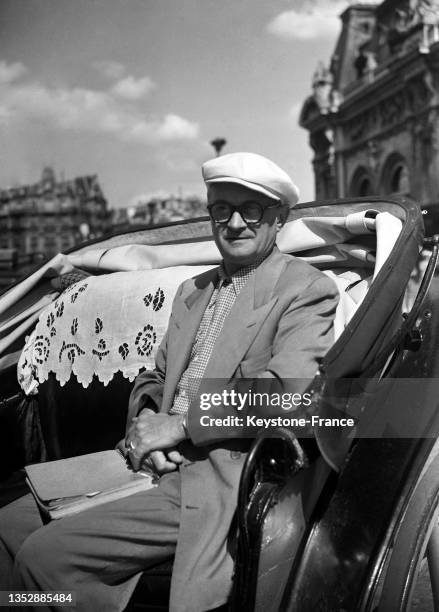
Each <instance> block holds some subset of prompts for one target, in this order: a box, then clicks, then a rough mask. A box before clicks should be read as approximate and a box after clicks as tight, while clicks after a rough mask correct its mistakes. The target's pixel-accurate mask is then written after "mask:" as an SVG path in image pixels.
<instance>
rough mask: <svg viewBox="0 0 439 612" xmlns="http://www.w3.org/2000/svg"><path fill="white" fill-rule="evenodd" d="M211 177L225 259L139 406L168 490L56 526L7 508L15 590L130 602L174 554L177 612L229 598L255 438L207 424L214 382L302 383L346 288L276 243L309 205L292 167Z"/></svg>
mask: <svg viewBox="0 0 439 612" xmlns="http://www.w3.org/2000/svg"><path fill="white" fill-rule="evenodd" d="M203 177H204V180H205V183H206V185H207V199H208V210H209V214H210V217H211V220H212V231H213V235H214V239H215V242H216V244H217V246H218V248H219V250H220V252H221V254H222V257H223V264H222V266H221V267H220V268H219V269H215V270H211V271H209V272H207V273H204V274H202V275H200V276H198V277H195V278H193V279H190V280H188V281H186V282H185V283H183V285H182V286H181V287H180V289H179V290H178V292H177V295H176V298H175V300H174V304H173V308H172V314H171V317H170V321H169V327H168V331H167V333H166V335H165V337H164V339H163V341H162V343H161V346H160V348H159V350H158V353H157V357H156V368H155V370H154V371H152V372H151V371H147V372H144V373H143V374H141V375H139V376H138V378H137V380H136V382H135V385H134V389H133V391H132V394H131V398H130V404H129V415H128V427H127V434H126V439H125V444H126V447H127V450H128V453H129V457H130V459H131V462H132V464H133V466H134V467H135V468H136V469H137V468H139V467H140V466H141V465H142V463H143V462H144V461H146V462H147V463H149V464H150V465H153V466H154V467H155V469H156V471H157V472H159V473H160V474H162V477H161V479H160V482H159V485H158V487H157V488H155V489H152V490H150V491H147V492H144V493H139V494H136V495H133V496H131V497H129V498H125V499H123V500H118V501H116V502H111V503H108V504H106V505H103V506H100V507H98V508H96V509H95V510H91V511H87V512H83V513H82V514H79V515H77V516H73V517H69V518H65V519H62V520H60V521H53V522H52V523H50V524H49V525H47V526H45V527H43V528H38V527H40V524H39V523H38V522H36V519H35V509H34V507H33V506H31V504H30V502H29V499H28V498H26V499H27V501H26V499H25V500H21V502H19V503H18V504H17V505H15V506H13V505H11V506H9V507H8V508H6V509H4V510H3V511H2V512H1V513H0V544H1V542H2V540H3V557H0V559H5V561H4V563H5V566H6V564H8V567H9V569H8V572H9V574H11V575H13V581H12V583H9V584H10V585H11V584H12V586H13V587H15V588H23V589H25V590H70V591H76V593H77V600H78V604H77V609H78V610H87V611H88V610H105V611H106V612H107V611H111V610H122V609H123V608H124V606H125V605H126V603H127V601H128V599H129V597H130V594H131V593H132V590H133V588H134V586H135V584H136V582H137V579H138V576H139V572H141V571H142V570H143V569H146V568H147V567H148V566H151V565H153V564H156V563H158V562H159V561H161V560H164V559H166V558H168V557H170V556H171V555H174V554H175V561H174V569H173V577H172V585H171V599H170V609H171V610H172V611H178V612H197V611H200V612H201V611H204V610H210V609H213V608H216V607H218V606H221V605H222V604H224V603H225V602H226V601H227V598H228V595H229V592H230V587H231V575H232V569H233V562H232V558H231V556H230V554H229V552H228V549H227V540H228V535H229V530H230V525H231V522H232V518H233V514H234V512H235V509H236V500H237V492H238V485H239V478H240V474H241V471H242V467H243V462H244V459H245V453H246V450H247V449H248V447H249V440H244V439H242V435H243V432H242V428H241V429H240V428H237V429H234V428H229V429H228V430H227V433H224V438H227V439H222V438H221V434H219V433H218V428H209V427H203V426H201V423H200V413H199V410H198V408H199V387H200V383H201V380H203V381H204V380H210V379H212V380H216V379H223V380H225V381H227V383H228V384H230V385H232V386H233V384H235V382H239V380H240V379H242V378H257V379H267V380H275V381H282V380H285V379H290V389H289V390H291V385H292V387H293V388H294V386H295V383H294V381H292V380H291V379H302V380H303V379H311V378H312V377H313V376H314V374H315V372H316V370H317V367H318V363H319V360H320V359H321V358H322V357H323V356H324V354H325V352H326V351H327V349H328V348H329V346H330V344H331V342H332V322H333V317H334V312H335V307H336V303H337V297H336V296H337V289H336V287H335V285H333V284H332V281H330V280H329V279H327V278H326V277H325V276H324V275H323V274H321V273H320V272H318V271H317V270H316V269H314V268H312V267H311V266H309V265H307V264H306V263H303V262H301V261H299V260H297V259H295V258H294V257H292V256H288V255H282V254H281V253H280V252H279V251H278V249H277V247H276V246H275V240H276V235H277V232H278V231H279V229H280V228H281V227H282V225H283V223H284V222H285V220H286V217H287V215H288V210H289V207H290V206H293V205H294V204H296V203H297V201H298V191H297V188H296V186H295V185H294V183H293V182H292V181H291V179H290V178H289V176H288V175H287V174H286V173H285V172H284V171H283V170H281V169H280V168H279V167H278V166H276V165H275V164H274V163H273V162H271V161H270V160H268V159H266V158H264V157H261V156H259V155H254V154H250V153H234V154H230V155H225V156H222V157H219V158H216V159H213V160H211V161H209V162H206V163H205V164H204V166H203ZM295 390H296V391H298V392H302V391H304V388H303V384H302V383H300V382H297V384H296V389H295ZM209 413H210V415H211V416H215V415H223V416H224V415H226V414H230V413H231V409H230V408H228V407H226V406H224V405H222V406H215V407H214V406H213V407H212V409H211V410H210V412H209ZM18 507H20V508H21V510H20V513H21V514H20V519H18V518H17V517H18V512H17V508H18ZM25 508H26V509H27V510H26V512H27V514H24V512H25ZM13 524H15V531H12V530H13V529H14V527H13ZM3 525H8V527H7V528H4V527H3ZM20 525H21V527H20ZM23 525H24V527H23ZM35 529H36V530H35ZM32 532H33V533H32ZM10 533H14V534H15V535H13V536H11V535H9V534H10ZM16 534H19V535H16ZM29 534H31V535H29ZM17 551H18V552H17ZM0 554H1V546H0ZM14 556H15V566H13V557H14ZM0 562H1V561H0ZM3 588H7V587H3ZM9 588H11V586H9Z"/></svg>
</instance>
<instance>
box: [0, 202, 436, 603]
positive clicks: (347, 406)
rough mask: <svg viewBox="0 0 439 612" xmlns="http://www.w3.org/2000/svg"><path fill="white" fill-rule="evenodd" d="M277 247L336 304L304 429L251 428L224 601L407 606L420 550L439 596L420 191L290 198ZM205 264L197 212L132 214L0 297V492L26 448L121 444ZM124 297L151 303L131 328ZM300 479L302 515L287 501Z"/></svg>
mask: <svg viewBox="0 0 439 612" xmlns="http://www.w3.org/2000/svg"><path fill="white" fill-rule="evenodd" d="M279 245H280V247H281V248H282V250H284V251H286V252H294V254H295V255H296V256H298V257H302V258H304V259H305V260H307V261H310V262H311V263H313V264H314V265H316V266H317V267H319V268H320V269H322V270H323V271H324V272H325V273H326V274H327V275H328V276H329V277H330V278H332V279H333V280H334V282H335V283H336V284H337V287H338V289H339V292H340V304H339V306H338V308H337V314H336V321H335V337H334V344H333V346H332V347H331V349H330V350H329V352H328V353H327V355H326V356H325V358H324V360H323V361H322V362H321V364H320V367H319V371H318V372H317V373H316V376H315V378H314V380H313V381H312V382H310V385H309V387H308V393H309V395H310V397H311V398H312V401H311V402H310V406H309V407H308V408H307V409H306V413H305V416H306V417H307V418H308V420H309V421H310V426H309V427H308V428H305V429H304V430H303V431H301V432H297V431H295V430H294V428H293V429H292V428H291V427H285V426H282V423H280V426H279V427H277V426H273V427H267V428H264V427H261V429H260V431H259V433H258V435H257V437H256V439H255V440H254V442H253V445H252V447H251V450H250V452H249V454H248V456H247V460H246V463H245V466H244V470H243V473H242V477H241V484H240V493H239V500H238V509H237V532H236V534H234V547H235V553H234V554H235V572H234V586H233V592H232V594H231V598H230V606H229V607H230V609H232V610H248V611H251V610H267V609H270V610H300V611H301V612H302V611H303V612H307V611H308V610H310V611H311V610H325V611H330V612H332V611H334V612H338V611H341V610H346V611H349V612H350V611H352V610H369V611H374V610H378V611H380V612H387V611H388V610H404V611H405V610H410V609H414V608H413V607H412V604H413V601H414V597H416V592H417V589H418V588H419V585H420V584H421V583H422V581H424V582H425V580H426V578H425V570H424V566H425V561H424V558H425V556H427V557H428V563H429V566H430V571H431V580H430V579H428V577H427V582H428V583H429V584H428V589H430V587H431V590H432V595H431V597H432V599H433V600H434V602H435V605H436V606H439V534H438V529H437V515H438V511H439V453H438V450H439V447H438V444H437V434H438V430H439V411H438V409H437V404H438V401H439V393H438V390H439V389H438V380H439V364H438V358H437V356H436V355H437V350H436V347H437V345H438V342H439V339H438V333H439V313H438V306H437V305H438V291H439V284H438V279H437V277H436V275H435V272H436V267H437V260H438V256H439V237H438V236H435V235H434V236H431V237H427V238H425V237H424V224H423V218H422V213H421V209H420V207H419V206H418V204H417V203H415V202H413V201H411V200H409V199H405V198H400V197H396V196H395V197H390V196H389V197H368V198H355V199H337V200H331V201H323V202H311V203H306V204H301V205H299V206H297V207H295V208H293V209H292V210H291V211H290V215H289V219H288V223H287V224H286V226H285V227H284V229H283V230H282V234H281V235H280V237H279ZM217 261H218V254H217V253H216V252H215V249H214V247H213V244H212V241H211V232H210V223H209V221H208V219H207V218H200V219H194V220H187V221H181V222H174V223H169V224H165V225H162V226H155V227H146V228H145V227H139V228H134V229H132V230H131V229H130V230H129V231H127V232H125V233H120V234H118V235H113V236H111V237H107V238H105V239H101V240H99V241H95V242H90V243H86V244H82V245H79V246H78V247H76V248H75V249H72V250H71V251H70V252H68V253H66V254H64V255H59V256H57V258H54V260H52V261H51V262H48V263H46V264H44V265H43V266H42V267H40V268H39V269H38V270H36V271H35V272H34V273H33V275H30V276H28V277H27V278H26V279H23V280H22V281H20V282H19V283H17V284H16V285H15V286H13V287H12V288H10V289H8V290H7V291H6V292H5V293H4V294H2V295H1V296H0V349H2V353H0V389H1V391H0V393H1V396H0V422H1V424H2V427H1V434H0V436H1V437H2V440H1V445H0V448H1V449H2V450H1V451H0V452H1V453H2V456H1V457H0V459H1V461H0V464H1V477H2V480H3V487H2V490H3V493H2V495H3V503H4V502H5V501H8V500H10V499H12V498H13V497H16V496H18V495H19V494H22V493H23V492H24V490H25V489H24V485H23V484H22V482H21V480H20V477H19V476H17V475H16V473H17V470H20V469H21V468H22V467H23V465H25V464H26V463H31V462H35V461H43V460H47V459H59V458H65V457H69V456H74V455H79V454H84V453H87V452H93V451H97V450H102V449H106V448H112V447H113V446H114V445H115V444H116V443H117V442H118V440H119V439H120V438H121V437H122V436H123V433H124V424H125V419H126V407H127V400H128V395H129V392H130V389H131V386H132V380H133V378H134V376H135V375H136V373H137V372H138V371H139V369H140V368H141V367H142V365H146V366H149V365H151V364H152V360H153V356H154V351H155V349H156V348H157V345H158V343H159V341H160V338H161V336H162V335H163V333H164V329H165V327H166V318H167V316H169V306H170V303H171V301H172V296H173V294H174V293H175V291H176V289H177V286H178V284H179V282H180V281H181V280H182V279H183V278H187V277H188V276H191V275H194V274H195V273H196V272H197V270H200V269H204V266H206V265H215V263H216V262H217ZM72 262H73V263H74V264H75V266H77V265H78V264H79V265H80V267H79V268H77V267H74V266H73V265H72ZM163 266H164V267H163ZM200 266H201V268H200ZM90 273H91V274H90ZM88 274H90V275H88ZM84 287H86V288H85V289H83V288H84ZM127 295H131V296H135V298H136V300H137V302H136V304H137V306H136V308H140V306H141V307H142V308H143V309H144V311H142V312H144V314H145V313H146V312H148V317H149V318H146V319H145V320H144V321H143V322H142V324H141V325H140V321H139V320H138V318H136V316H134V314H133V313H135V312H140V311H139V310H137V311H136V310H133V311H131V310H130V308H131V303H130V302H129V300H128V298H127V297H126V296H127ZM99 296H100V297H99ZM99 300H100V301H99ZM75 309H76V310H75ZM61 311H62V312H61ZM60 312H61V314H59V313H60ZM75 312H78V313H81V314H80V315H75ZM67 315H68V316H67ZM38 317H39V318H38ZM63 317H64V319H63ZM37 318H38V323H37V325H36V327H35V329H34V331H33V332H32V333H31V334H30V337H28V338H27V340H25V336H26V335H28V334H29V332H30V331H31V330H32V328H33V327H34V326H35V322H36V320H37ZM62 319H63V321H62ZM26 321H27V323H26V324H25V322H26ZM29 321H30V322H29ZM136 326H137V327H136ZM81 329H83V330H84V332H83V333H84V335H83V336H82V340H81V342H83V343H84V342H87V348H85V345H83V344H81V342H80V341H79V340H78V338H79V334H80V333H81V332H80V330H81ZM124 334H126V337H125V338H124ZM84 338H89V340H87V341H86V340H84ZM5 339H6V340H5ZM93 342H94V344H93V346H92V343H93ZM2 343H3V344H2ZM78 349H79V350H78ZM81 351H82V353H83V354H82V353H81ZM93 351H94V352H93ZM113 354H114V355H115V357H114V359H113V361H112V357H111V355H113ZM133 356H134V357H133ZM130 360H131V361H130ZM110 362H111V363H110ZM128 362H130V363H128ZM17 366H18V370H19V377H20V379H21V386H19V385H18V383H17V376H16V372H17ZM104 383H105V384H104ZM23 389H25V390H26V393H24V391H23ZM343 419H345V420H343ZM348 420H349V422H348ZM103 421H104V422H105V427H104V428H103V427H102V423H103ZM296 434H297V435H296ZM316 462H319V463H316ZM316 465H319V466H320V467H319V468H318V470H317V469H316V468H315V466H316ZM317 472H318V476H317V475H316V474H317ZM19 474H20V472H19ZM297 491H299V492H300V494H301V495H302V497H303V499H304V500H305V502H306V503H305V502H304V503H305V505H307V512H306V515H305V516H298V515H297V514H294V513H293V512H292V510H291V503H290V500H291V496H292V494H295V493H296V492H297ZM171 568H172V560H170V562H169V563H168V564H165V565H161V566H158V567H156V568H153V569H152V570H151V571H149V572H145V573H144V576H143V578H142V581H141V582H140V583H139V587H138V588H137V590H136V593H135V595H134V597H133V599H132V602H131V603H130V606H129V607H130V609H145V610H146V609H156V610H158V609H162V610H166V609H167V588H168V585H169V576H170V572H171ZM430 582H431V585H430ZM422 584H423V583H422ZM422 584H421V586H422ZM139 606H140V608H139ZM142 606H143V607H142ZM438 609H439V608H438Z"/></svg>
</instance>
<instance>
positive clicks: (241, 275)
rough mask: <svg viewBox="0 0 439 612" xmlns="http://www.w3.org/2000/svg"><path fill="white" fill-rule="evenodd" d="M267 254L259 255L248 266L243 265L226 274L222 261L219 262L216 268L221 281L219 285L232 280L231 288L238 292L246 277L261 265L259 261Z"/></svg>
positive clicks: (246, 279)
mask: <svg viewBox="0 0 439 612" xmlns="http://www.w3.org/2000/svg"><path fill="white" fill-rule="evenodd" d="M268 255H269V254H268ZM268 255H264V256H263V257H259V258H258V259H256V260H255V261H254V262H253V263H252V264H249V265H248V266H243V267H242V268H239V269H238V270H235V271H234V272H233V273H232V274H227V272H226V270H225V268H224V262H221V265H220V266H219V268H218V277H219V280H220V282H221V286H222V285H224V284H227V283H230V282H232V283H233V288H234V289H235V292H236V293H237V294H238V293H239V291H241V289H242V288H243V287H244V285H245V284H246V282H247V281H248V279H249V278H250V277H251V276H252V274H253V273H254V272H255V270H256V268H258V267H259V266H260V265H261V263H262V262H263V261H264V260H265V259H266V258H267V257H268Z"/></svg>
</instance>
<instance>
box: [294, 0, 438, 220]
mask: <svg viewBox="0 0 439 612" xmlns="http://www.w3.org/2000/svg"><path fill="white" fill-rule="evenodd" d="M341 21H342V30H341V33H340V36H339V39H338V41H337V44H336V47H335V50H334V53H333V55H332V58H331V61H330V65H329V67H327V68H326V67H325V66H324V65H323V64H320V65H319V66H318V67H317V70H316V72H315V74H314V77H313V82H312V88H313V94H312V95H311V96H310V97H309V98H308V99H307V100H306V101H305V103H304V105H303V107H302V111H301V115H300V120H299V122H300V125H301V126H302V127H304V128H306V129H307V130H308V131H309V133H310V144H311V147H312V148H313V150H314V159H313V165H314V174H315V190H316V198H317V199H325V198H332V197H347V196H367V195H372V194H377V195H384V194H390V193H400V194H407V195H410V196H411V197H412V198H414V199H415V200H417V201H418V202H419V203H420V204H421V205H422V206H423V207H427V208H428V207H430V209H431V211H435V205H436V204H439V27H438V24H439V0H385V1H384V2H381V3H380V4H374V5H371V4H360V3H359V4H353V5H351V6H350V7H349V8H348V9H346V10H345V11H344V13H343V14H342V15H341ZM436 210H438V209H436Z"/></svg>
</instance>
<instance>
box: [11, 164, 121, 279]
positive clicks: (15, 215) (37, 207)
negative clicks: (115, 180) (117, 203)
mask: <svg viewBox="0 0 439 612" xmlns="http://www.w3.org/2000/svg"><path fill="white" fill-rule="evenodd" d="M110 227H111V226H110V213H109V211H108V209H107V201H106V199H105V198H104V196H103V193H102V190H101V188H100V186H99V183H98V180H97V177H96V176H81V177H78V178H75V179H72V180H68V181H65V180H61V181H58V180H57V179H56V177H55V173H54V171H53V170H52V169H51V168H45V169H44V170H43V173H42V176H41V180H40V181H39V182H38V183H35V184H32V185H25V186H20V187H13V188H10V189H3V190H0V288H1V287H5V286H7V285H9V284H10V283H12V282H15V281H16V280H17V278H19V277H20V276H22V275H23V274H26V273H27V272H28V271H29V270H31V269H32V268H33V267H35V265H36V264H38V263H40V262H41V261H42V260H44V259H47V258H50V257H52V256H53V255H55V254H56V253H60V252H64V251H66V250H67V249H69V248H71V247H72V246H74V245H75V244H77V243H78V242H81V241H82V240H89V239H92V238H99V237H100V236H103V235H104V234H106V233H108V231H109V230H110Z"/></svg>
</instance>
